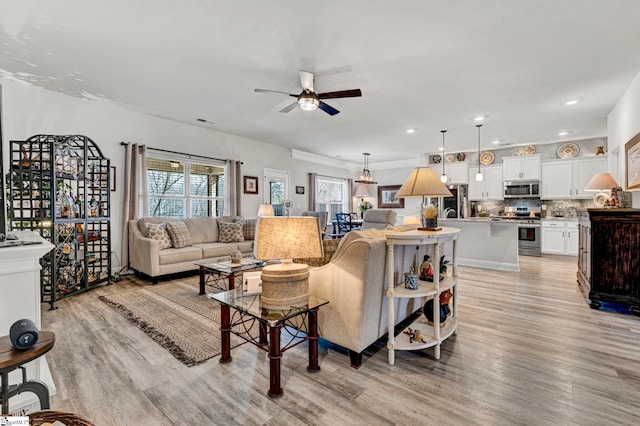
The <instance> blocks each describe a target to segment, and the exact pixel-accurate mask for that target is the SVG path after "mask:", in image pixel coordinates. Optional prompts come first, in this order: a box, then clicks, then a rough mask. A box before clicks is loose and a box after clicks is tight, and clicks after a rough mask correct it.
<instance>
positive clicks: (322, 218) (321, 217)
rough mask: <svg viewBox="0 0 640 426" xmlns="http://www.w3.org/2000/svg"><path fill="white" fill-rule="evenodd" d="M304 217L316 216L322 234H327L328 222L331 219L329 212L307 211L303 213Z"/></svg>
mask: <svg viewBox="0 0 640 426" xmlns="http://www.w3.org/2000/svg"><path fill="white" fill-rule="evenodd" d="M302 216H315V217H317V218H318V223H320V232H321V233H323V234H324V233H325V231H326V230H327V221H328V219H329V213H327V212H318V211H305V212H302Z"/></svg>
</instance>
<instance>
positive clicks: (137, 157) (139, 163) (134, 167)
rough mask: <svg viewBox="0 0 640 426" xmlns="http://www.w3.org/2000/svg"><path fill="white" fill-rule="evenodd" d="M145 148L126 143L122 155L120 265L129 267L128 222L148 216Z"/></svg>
mask: <svg viewBox="0 0 640 426" xmlns="http://www.w3.org/2000/svg"><path fill="white" fill-rule="evenodd" d="M148 195H149V193H148V190H147V147H146V146H145V145H138V144H136V143H134V144H132V143H127V144H126V145H125V154H124V202H123V214H122V221H123V223H122V251H121V255H122V264H121V265H120V267H121V268H124V267H125V266H126V267H129V262H130V260H129V220H132V219H138V218H141V217H145V216H148V215H149V197H148Z"/></svg>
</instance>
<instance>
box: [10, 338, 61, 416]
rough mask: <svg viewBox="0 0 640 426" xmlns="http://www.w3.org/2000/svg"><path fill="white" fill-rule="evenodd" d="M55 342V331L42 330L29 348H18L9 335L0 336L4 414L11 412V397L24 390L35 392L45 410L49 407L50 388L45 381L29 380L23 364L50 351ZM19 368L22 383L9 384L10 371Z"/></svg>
mask: <svg viewBox="0 0 640 426" xmlns="http://www.w3.org/2000/svg"><path fill="white" fill-rule="evenodd" d="M55 342H56V335H55V333H53V332H51V331H41V332H40V337H39V338H38V341H37V342H36V344H35V345H33V346H32V347H30V348H29V349H24V350H18V349H16V348H14V347H13V345H12V344H11V340H10V339H9V336H2V337H0V374H1V375H2V388H0V402H2V412H1V413H2V414H9V398H11V397H12V396H15V395H18V394H21V393H22V392H33V393H35V394H36V396H37V397H38V399H39V400H40V408H41V409H43V410H46V409H48V408H49V389H48V388H47V386H46V385H45V384H44V383H41V382H39V381H35V380H27V370H26V368H25V367H24V366H23V364H26V363H28V362H30V361H33V360H34V359H37V358H40V357H41V356H42V355H44V354H46V353H47V352H49V351H50V350H51V348H53V345H54V344H55ZM18 368H20V369H21V370H22V383H18V384H15V385H9V373H11V372H12V371H13V370H16V369H18Z"/></svg>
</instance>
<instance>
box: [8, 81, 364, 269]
mask: <svg viewBox="0 0 640 426" xmlns="http://www.w3.org/2000/svg"><path fill="white" fill-rule="evenodd" d="M0 86H2V94H3V99H2V102H3V105H2V106H3V109H2V112H3V117H2V120H3V123H2V124H3V136H4V139H3V142H4V143H3V145H4V146H3V147H2V149H3V152H4V153H5V155H4V162H5V164H4V170H5V171H6V170H8V160H9V141H10V140H24V139H26V138H28V137H30V136H33V135H36V134H51V135H69V134H79V135H85V136H88V137H90V138H91V139H93V141H94V142H95V143H96V144H97V145H98V146H99V147H100V149H101V150H102V153H103V155H104V156H105V157H107V158H109V159H111V164H112V165H114V166H116V168H117V173H116V175H117V178H118V181H117V182H116V188H117V189H118V190H117V191H116V192H113V193H112V248H113V250H114V251H115V252H116V253H117V254H118V257H119V256H120V248H121V239H122V238H121V237H122V208H121V207H120V206H122V196H123V192H122V190H121V188H122V187H123V185H124V177H123V172H124V167H123V163H124V148H123V147H122V146H121V145H120V142H122V141H125V142H136V143H142V144H146V145H147V146H149V147H153V148H160V149H168V150H173V151H179V152H184V153H187V154H200V155H205V156H211V157H216V158H223V159H232V160H241V161H243V162H244V164H243V166H242V174H243V175H249V176H257V177H258V178H259V180H258V182H259V188H258V190H259V194H258V195H243V197H242V211H241V214H242V215H243V216H245V217H255V216H256V213H257V211H258V206H259V205H260V203H261V200H263V191H264V188H263V187H262V182H263V181H262V170H263V168H265V167H267V168H273V169H279V170H288V171H289V172H290V173H291V182H290V183H291V186H292V188H291V199H292V201H293V202H294V206H295V208H294V210H293V211H292V214H298V213H300V212H301V211H303V210H308V200H309V183H308V181H309V179H308V173H310V172H316V173H319V174H326V175H330V176H337V177H345V178H346V177H353V176H354V172H352V171H349V170H347V169H346V166H345V168H340V167H331V166H326V165H318V164H315V163H310V162H305V161H301V160H293V159H292V158H291V153H290V151H289V150H288V149H286V148H282V147H278V146H275V145H271V144H267V143H264V142H260V141H256V140H251V139H247V138H242V137H238V136H234V135H229V134H225V133H221V132H217V131H214V130H210V129H207V128H203V127H199V126H195V125H189V124H184V123H179V122H176V121H172V120H167V119H162V118H159V117H155V116H151V115H148V114H143V113H140V112H136V111H133V110H131V109H126V108H123V107H119V106H117V105H114V104H111V103H107V102H97V101H91V100H86V99H78V98H74V97H71V96H67V95H64V94H60V93H57V92H52V91H48V90H44V89H41V88H37V87H32V86H28V85H26V84H22V83H17V82H14V81H9V80H3V79H0ZM296 185H298V186H304V187H305V194H304V195H296V194H295V186H296ZM113 260H114V269H116V267H118V266H119V265H115V263H117V262H116V260H115V258H114V259H113Z"/></svg>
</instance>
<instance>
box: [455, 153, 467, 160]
mask: <svg viewBox="0 0 640 426" xmlns="http://www.w3.org/2000/svg"><path fill="white" fill-rule="evenodd" d="M456 158H457V159H458V161H464V159H465V158H467V155H466V154H465V153H464V152H459V153H458V155H456Z"/></svg>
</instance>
